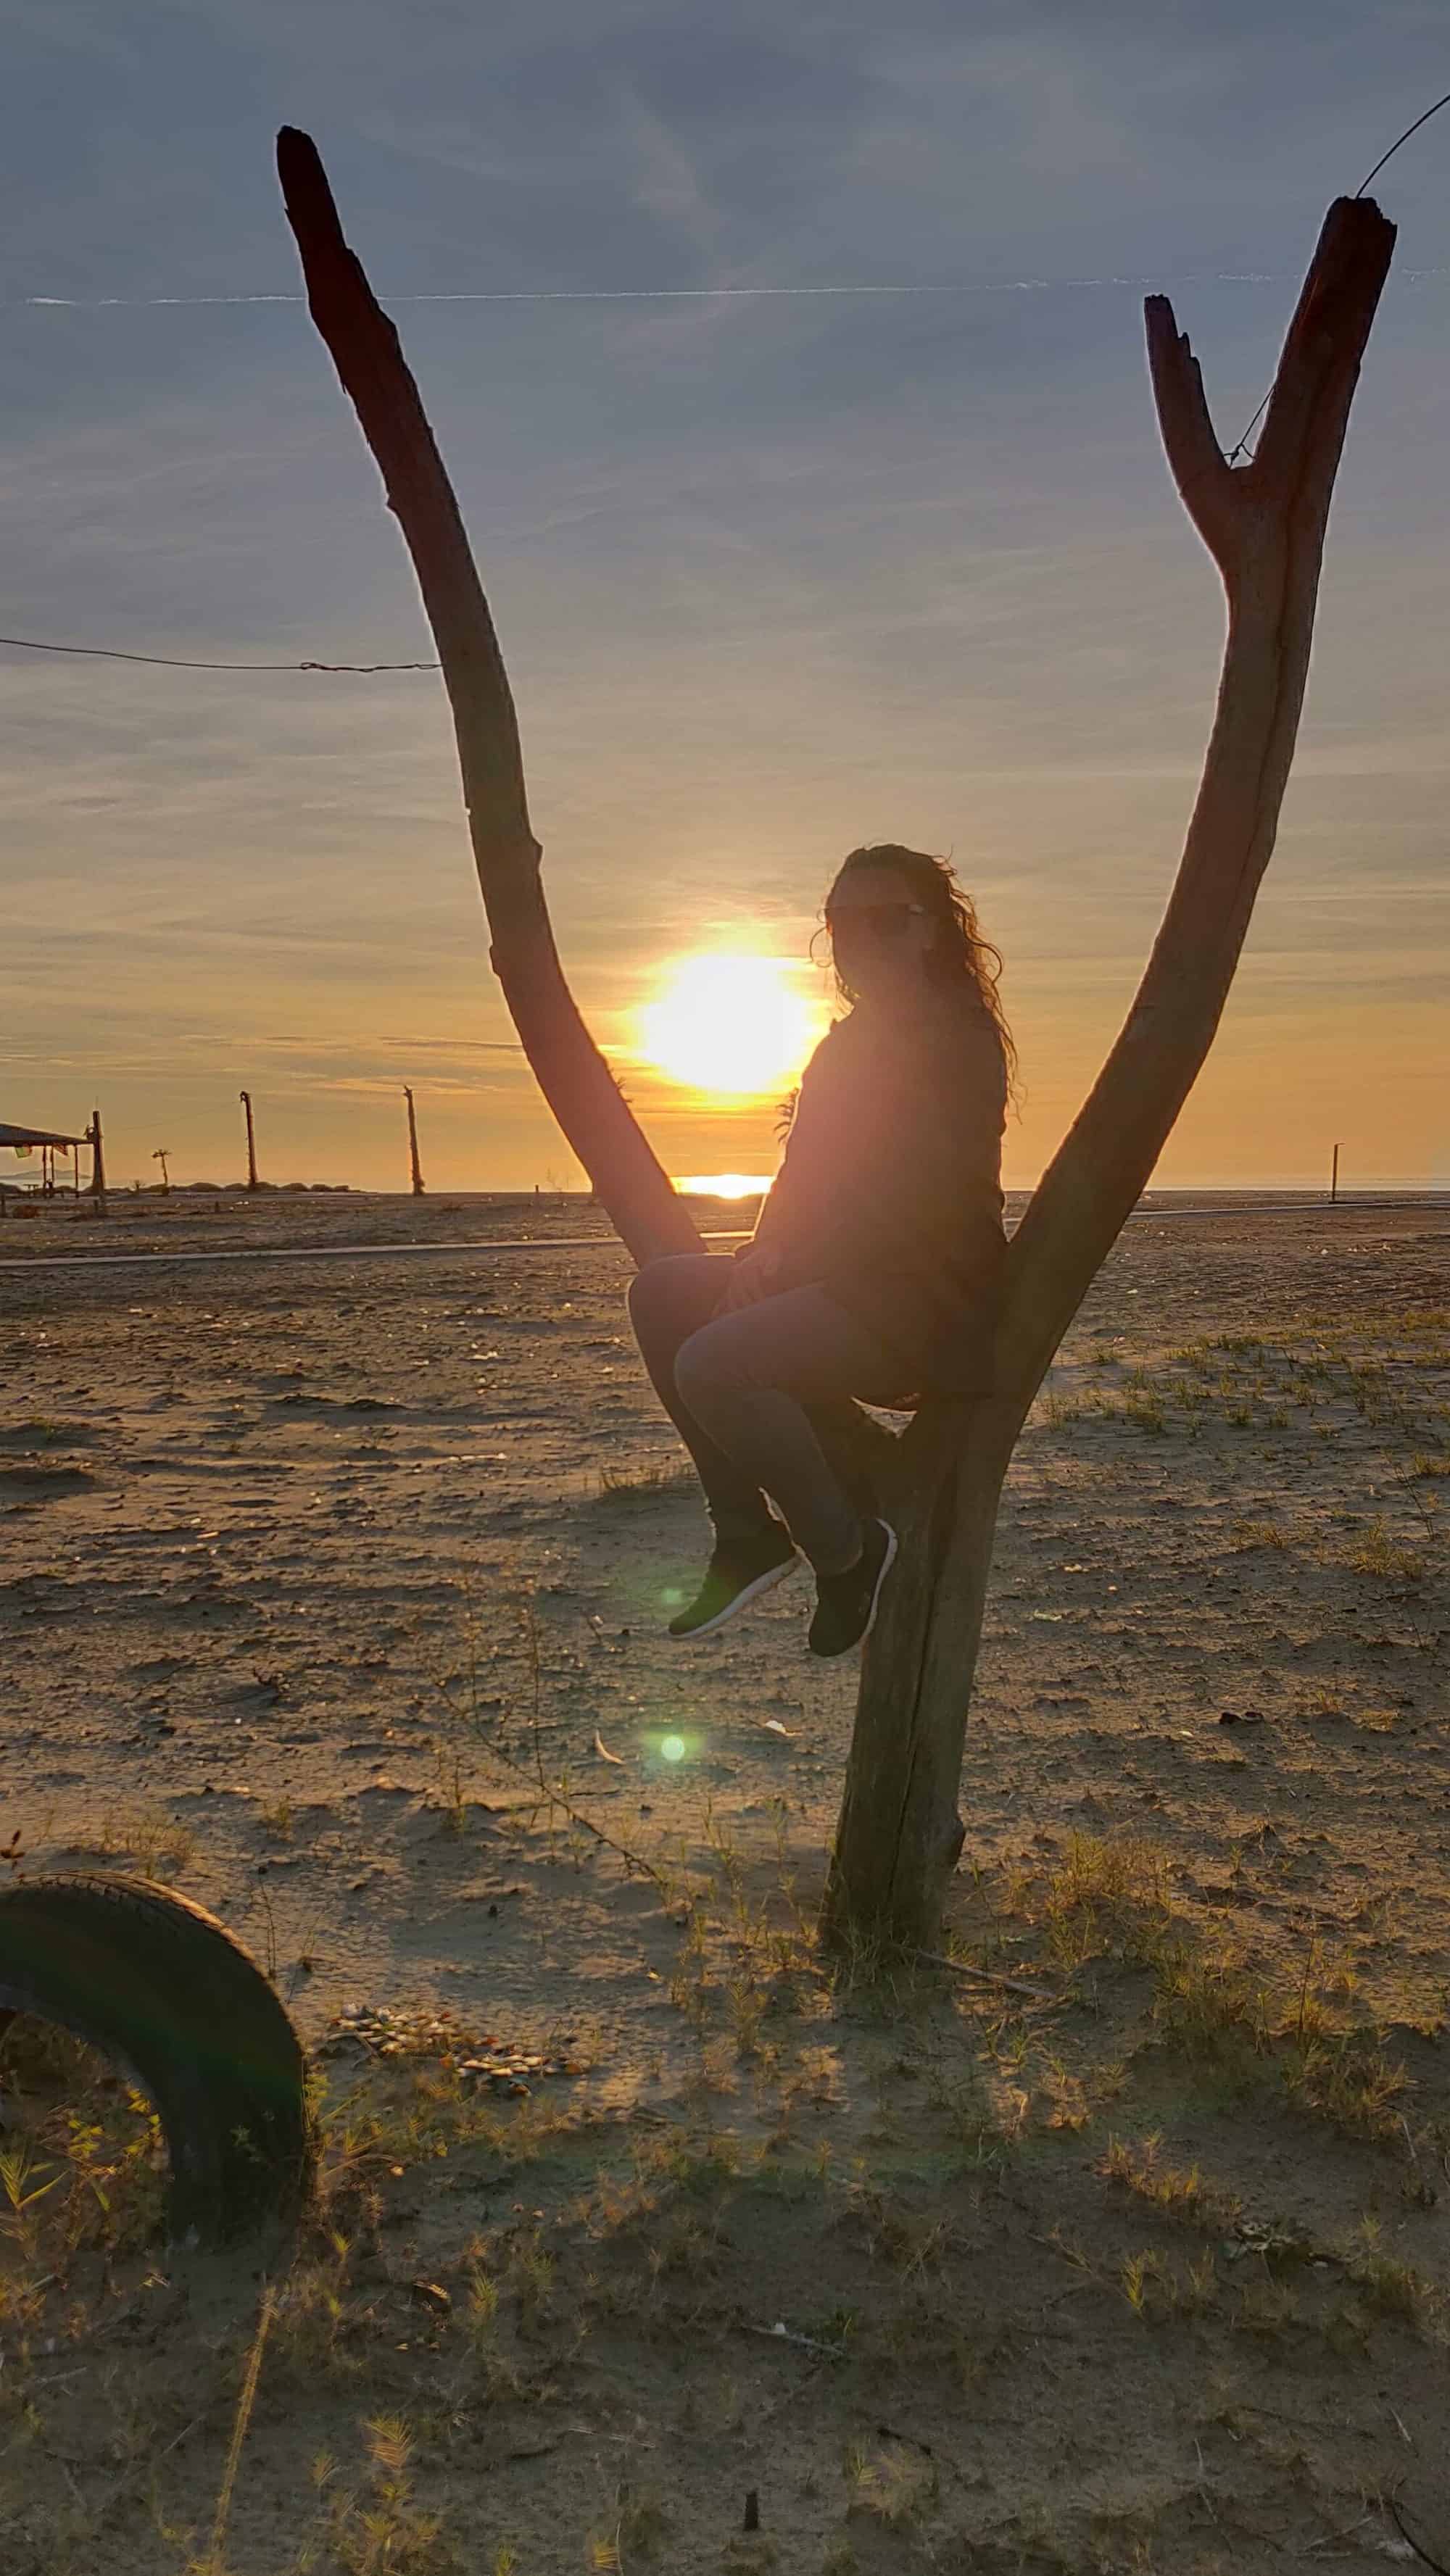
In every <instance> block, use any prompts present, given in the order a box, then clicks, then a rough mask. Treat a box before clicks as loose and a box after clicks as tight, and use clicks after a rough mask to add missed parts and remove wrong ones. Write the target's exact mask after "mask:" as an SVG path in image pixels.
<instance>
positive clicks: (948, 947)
mask: <svg viewBox="0 0 1450 2576" xmlns="http://www.w3.org/2000/svg"><path fill="white" fill-rule="evenodd" d="M867 867H870V868H891V869H893V870H894V871H895V873H896V874H897V875H898V876H899V877H902V878H903V879H904V880H905V882H906V885H907V886H908V888H909V890H910V894H911V899H912V901H913V902H915V903H922V904H925V905H926V908H927V910H928V912H930V913H931V914H933V915H934V916H935V919H936V922H937V935H936V940H935V944H934V945H933V947H932V948H931V949H929V950H928V952H927V956H926V960H925V964H926V970H927V972H928V974H930V975H931V976H933V977H934V978H935V979H936V980H937V981H938V982H941V983H944V984H960V985H963V986H965V987H967V988H968V989H969V990H970V992H971V993H972V995H973V996H974V998H975V1000H976V1001H977V1002H978V1003H979V1004H980V1006H981V1008H982V1009H983V1010H984V1011H985V1012H986V1014H987V1017H988V1019H989V1020H990V1021H991V1022H992V1025H993V1027H994V1028H995V1030H996V1032H997V1036H998V1039H999V1041H1000V1043H1001V1047H1002V1053H1003V1056H1004V1057H1005V1059H1006V1065H1007V1079H1008V1088H1009V1091H1010V1090H1012V1089H1014V1088H1015V1085H1016V1078H1017V1049H1016V1047H1015V1045H1014V1044H1013V1040H1012V1032H1011V1030H1010V1028H1009V1027H1008V1025H1007V1019H1006V1014H1005V1013H1004V1011H1003V1009H1002V1001H1001V996H1000V994H999V993H998V990H997V985H998V981H999V979H1000V977H1001V973H1002V952H1001V950H1000V949H998V948H994V947H993V945H992V942H991V940H990V939H985V938H984V937H983V936H982V932H981V930H980V928H979V926H978V922H977V910H976V906H975V904H974V903H973V902H972V899H971V896H970V895H969V894H967V893H965V892H964V891H963V889H962V887H961V886H959V885H958V883H957V880H956V874H955V871H954V869H953V867H952V864H951V861H950V860H949V859H938V858H934V857H933V856H932V854H931V852H930V851H929V850H908V849H906V848H904V847H903V845H902V844H901V843H900V842H899V841H878V842H876V843H875V844H874V845H873V846H872V847H870V848H863V849H859V850H850V851H848V852H847V854H846V857H845V858H844V859H843V860H842V862H841V865H840V867H839V869H838V870H837V872H836V877H835V881H834V883H833V885H832V887H831V891H830V894H828V895H827V897H826V901H825V907H824V908H825V911H826V912H827V914H829V912H830V908H831V895H833V894H834V893H835V891H836V887H837V886H838V885H840V883H841V881H842V879H843V878H844V877H846V876H848V875H849V874H850V872H851V871H852V869H853V868H867ZM832 964H833V968H834V973H835V978H836V990H837V992H838V993H839V994H840V996H841V999H842V1001H844V1002H854V1001H855V1000H856V998H857V996H856V994H855V993H854V992H853V990H852V988H851V986H850V985H849V984H848V983H847V981H846V978H845V976H844V975H843V974H842V972H841V969H840V967H839V966H838V965H836V964H835V961H834V959H833V960H832Z"/></svg>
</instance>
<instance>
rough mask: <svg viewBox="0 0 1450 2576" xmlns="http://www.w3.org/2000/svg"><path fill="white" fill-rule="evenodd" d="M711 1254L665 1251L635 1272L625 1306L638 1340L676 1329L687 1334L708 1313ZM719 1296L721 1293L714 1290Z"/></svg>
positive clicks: (677, 1331)
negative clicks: (708, 1275)
mask: <svg viewBox="0 0 1450 2576" xmlns="http://www.w3.org/2000/svg"><path fill="white" fill-rule="evenodd" d="M708 1263H709V1255H708V1254H705V1253H694V1252H665V1253H661V1255H660V1256H659V1258H658V1260H656V1261H647V1262H646V1263H645V1264H644V1266H643V1268H642V1269H639V1270H636V1272H635V1274H634V1277H633V1278H632V1279H631V1281H630V1283H629V1287H628V1290H627V1292H626V1297H625V1303H626V1305H627V1306H628V1309H629V1320H630V1322H631V1324H632V1325H633V1326H634V1330H635V1335H636V1338H637V1339H644V1338H645V1337H646V1336H649V1335H653V1336H655V1337H658V1336H659V1335H661V1334H662V1333H664V1332H666V1331H669V1330H674V1331H675V1332H676V1333H677V1334H678V1333H683V1332H688V1331H689V1330H690V1329H691V1328H692V1326H693V1325H694V1324H695V1323H696V1322H698V1321H700V1320H701V1318H702V1316H703V1315H705V1314H708V1312H709V1301H710V1295H711V1293H712V1292H711V1290H710V1288H709V1285H708V1280H707V1265H708ZM713 1293H714V1294H718V1291H714V1292H713Z"/></svg>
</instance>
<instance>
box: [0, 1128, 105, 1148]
mask: <svg viewBox="0 0 1450 2576" xmlns="http://www.w3.org/2000/svg"><path fill="white" fill-rule="evenodd" d="M87 1141H88V1140H87V1139H86V1138H85V1137H84V1136H53V1135H52V1134H51V1132H50V1129H49V1128H48V1127H0V1145H9V1146H14V1145H84V1144H85V1143H86V1142H87Z"/></svg>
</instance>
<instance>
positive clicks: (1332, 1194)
mask: <svg viewBox="0 0 1450 2576" xmlns="http://www.w3.org/2000/svg"><path fill="white" fill-rule="evenodd" d="M1338 1196H1339V1147H1338V1146H1337V1145H1336V1146H1335V1148H1334V1168H1333V1170H1332V1171H1331V1173H1330V1175H1329V1204H1330V1206H1331V1207H1333V1205H1334V1202H1335V1200H1336V1199H1337V1198H1338Z"/></svg>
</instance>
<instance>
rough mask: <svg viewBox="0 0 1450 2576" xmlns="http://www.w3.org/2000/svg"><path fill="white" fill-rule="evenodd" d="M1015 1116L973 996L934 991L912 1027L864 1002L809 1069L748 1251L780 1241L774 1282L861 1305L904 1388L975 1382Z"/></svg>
mask: <svg viewBox="0 0 1450 2576" xmlns="http://www.w3.org/2000/svg"><path fill="white" fill-rule="evenodd" d="M1006 1123H1007V1068H1006V1060H1005V1057H1004V1055H1003V1051H1002V1044H1001V1040H1000V1039H999V1037H998V1035H997V1031H996V1028H995V1025H994V1023H993V1021H992V1019H991V1017H990V1015H989V1013H988V1012H987V1011H985V1010H984V1009H983V1008H982V1006H981V1004H980V1003H979V1002H977V1001H976V1000H975V999H974V998H973V997H971V996H970V995H963V994H962V993H961V991H960V988H956V989H952V988H945V989H942V988H936V989H932V990H931V991H930V993H929V996H928V999H927V1001H926V1003H925V1005H924V1007H923V1009H922V1011H921V1013H920V1015H919V1016H918V1017H917V1018H916V1019H915V1020H913V1021H912V1022H911V1023H910V1024H908V1025H900V1024H892V1025H889V1026H886V1027H882V1026H880V1025H879V1024H873V1023H872V1021H871V1020H870V1019H869V1018H867V1017H865V1016H864V1015H863V1014H862V1012H861V1011H860V1010H859V1009H857V1010H854V1011H852V1012H850V1013H849V1015H848V1016H847V1017H846V1018H845V1019H843V1020H838V1021H837V1022H836V1023H835V1025H834V1027H833V1028H831V1029H829V1030H828V1031H827V1033H826V1035H825V1037H823V1038H822V1040H821V1042H820V1045H819V1046H818V1047H817V1048H816V1051H815V1053H814V1055H813V1056H812V1057H811V1060H810V1062H809V1064H808V1065H807V1066H806V1069H805V1072H804V1073H803V1074H802V1076H801V1082H800V1090H799V1092H798V1094H797V1097H796V1105H795V1114H794V1116H793V1118H792V1120H791V1126H790V1133H789V1136H788V1138H787V1140H786V1148H785V1153H784V1156H783V1158H782V1160H781V1165H780V1169H779V1171H778V1172H777V1173H776V1176H775V1180H774V1182H773V1184H772V1186H771V1189H770V1192H769V1195H768V1197H767V1198H766V1199H765V1201H764V1204H763V1205H762V1207H761V1210H760V1215H759V1217H758V1219H757V1221H756V1227H755V1233H754V1236H753V1238H752V1241H751V1242H750V1243H749V1244H745V1245H742V1246H741V1252H742V1253H743V1252H749V1251H752V1250H754V1249H755V1248H756V1247H757V1246H764V1245H767V1244H769V1245H771V1246H777V1245H778V1246H779V1247H780V1250H781V1252H782V1253H783V1255H784V1259H783V1261H782V1265H781V1268H780V1271H779V1272H778V1274H777V1278H776V1281H775V1283H774V1284H775V1286H776V1288H777V1289H778V1290H781V1289H786V1288H797V1287H803V1286H806V1285H808V1284H812V1283H815V1284H818V1285H819V1286H821V1287H823V1288H824V1289H825V1291H826V1293H827V1295H828V1296H830V1297H833V1298H834V1299H835V1300H836V1301H837V1303H838V1304H840V1305H842V1306H844V1307H846V1309H847V1310H848V1312H850V1313H851V1314H853V1315H856V1316H858V1317H859V1318H860V1320H861V1321H862V1322H863V1323H864V1324H866V1325H868V1326H869V1327H870V1329H871V1331H872V1332H873V1333H874V1334H875V1335H876V1337H877V1339H878V1340H879V1341H880V1342H881V1343H882V1344H883V1345H884V1346H885V1348H886V1349H887V1351H888V1352H889V1353H890V1354H891V1356H892V1358H893V1360H894V1361H895V1362H896V1363H897V1364H898V1365H899V1366H900V1369H901V1373H902V1376H901V1388H900V1393H901V1394H902V1396H903V1397H905V1396H906V1395H908V1394H911V1395H923V1394H936V1393H956V1394H964V1395H970V1394H980V1393H982V1392H984V1391H985V1389H986V1386H987V1384H988V1379H989V1363H990V1356H991V1339H992V1329H993V1326H994V1324H995V1321H996V1315H997V1310H998V1302H999V1298H1000V1291H1001V1277H1002V1263H1003V1259H1004V1256H1005V1253H1006V1249H1007V1238H1006V1235H1005V1233H1004V1231H1003V1226H1002V1136H1003V1133H1004V1130H1005V1128H1006ZM738 1257H739V1256H738V1255H737V1258H738Z"/></svg>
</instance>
